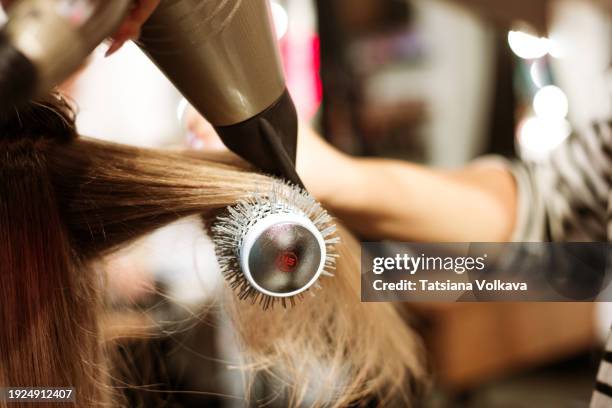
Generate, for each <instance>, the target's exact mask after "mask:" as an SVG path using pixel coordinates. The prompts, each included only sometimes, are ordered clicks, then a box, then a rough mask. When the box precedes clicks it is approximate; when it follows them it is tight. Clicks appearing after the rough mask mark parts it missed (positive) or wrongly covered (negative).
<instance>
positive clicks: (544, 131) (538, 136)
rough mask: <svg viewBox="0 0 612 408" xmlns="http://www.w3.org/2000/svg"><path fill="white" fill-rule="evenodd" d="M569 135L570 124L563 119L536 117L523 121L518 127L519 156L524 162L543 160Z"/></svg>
mask: <svg viewBox="0 0 612 408" xmlns="http://www.w3.org/2000/svg"><path fill="white" fill-rule="evenodd" d="M570 133H571V127H570V124H569V122H568V121H566V120H563V119H561V120H558V119H557V120H554V119H545V118H538V117H531V118H528V119H525V120H524V121H523V122H522V123H521V124H520V125H519V131H518V141H519V146H520V150H521V156H522V158H523V159H526V160H534V161H538V160H542V159H545V158H546V157H548V155H549V154H550V153H551V152H552V151H553V150H554V149H555V148H556V147H557V146H559V145H560V144H561V143H562V142H563V141H564V140H565V139H566V138H567V137H568V136H569V135H570Z"/></svg>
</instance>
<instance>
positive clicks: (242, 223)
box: [211, 180, 340, 309]
mask: <svg viewBox="0 0 612 408" xmlns="http://www.w3.org/2000/svg"><path fill="white" fill-rule="evenodd" d="M271 214H299V215H303V216H306V217H308V218H309V219H310V220H311V221H312V223H313V224H314V225H315V227H316V228H317V229H318V230H319V232H320V233H321V235H322V236H323V239H324V241H325V247H326V251H327V254H326V258H325V266H324V269H323V273H322V275H323V276H330V277H331V276H333V271H334V270H335V268H336V266H335V265H336V259H337V257H338V255H337V253H336V251H335V245H336V244H338V243H339V242H340V238H339V237H338V236H337V235H336V225H335V224H334V223H333V219H332V217H331V216H330V215H329V214H328V213H327V211H326V210H325V209H324V208H323V207H321V205H320V204H319V203H318V202H317V201H316V200H315V199H314V198H313V197H312V196H311V195H310V194H308V193H307V192H306V191H304V190H303V189H301V188H299V187H296V186H294V185H292V184H289V183H286V182H283V181H280V180H275V181H274V182H273V184H272V186H271V188H270V189H269V191H264V192H255V193H254V194H252V195H251V196H248V197H245V198H243V199H241V200H239V201H238V202H237V203H236V204H235V205H233V206H231V207H228V208H227V211H226V212H225V214H223V215H221V216H219V217H217V220H216V221H215V223H214V225H213V226H212V228H211V230H212V236H213V242H214V243H215V252H216V255H217V259H218V262H219V267H220V269H221V272H222V273H223V275H224V276H225V278H226V280H227V281H228V283H229V285H230V287H231V288H232V289H234V290H235V291H236V292H237V296H238V298H239V299H240V300H246V299H250V300H251V302H252V303H253V304H259V305H260V306H262V307H263V308H264V309H268V308H270V307H273V306H274V304H275V303H276V302H280V303H281V305H282V306H283V307H287V306H294V305H295V302H296V299H301V298H302V294H300V295H297V296H292V297H288V298H276V297H272V296H268V295H265V294H263V293H261V292H259V291H258V290H257V289H255V288H254V287H253V286H251V285H250V284H249V282H248V281H247V279H246V278H245V276H244V274H243V272H242V269H241V267H240V248H241V246H242V241H243V239H244V237H245V235H246V233H247V232H248V230H249V229H250V228H252V227H253V226H254V225H255V224H256V223H257V222H258V221H259V220H261V219H263V218H264V217H266V216H268V215H271Z"/></svg>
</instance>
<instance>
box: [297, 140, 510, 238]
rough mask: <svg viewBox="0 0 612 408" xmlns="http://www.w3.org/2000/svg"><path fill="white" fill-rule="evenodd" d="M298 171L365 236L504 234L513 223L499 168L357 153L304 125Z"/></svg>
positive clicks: (507, 175)
mask: <svg viewBox="0 0 612 408" xmlns="http://www.w3.org/2000/svg"><path fill="white" fill-rule="evenodd" d="M298 170H299V172H300V174H301V175H302V178H303V180H304V183H305V184H306V186H307V188H308V189H309V190H310V191H311V192H312V193H313V194H314V195H315V197H317V199H319V200H320V201H321V202H323V204H324V205H325V206H326V207H327V208H328V209H330V210H331V211H332V212H334V213H335V214H336V215H337V216H339V217H340V218H341V219H342V220H343V221H344V222H345V223H346V224H348V226H349V227H350V228H351V229H352V230H354V231H356V232H358V233H360V234H362V235H363V236H365V237H370V238H378V239H395V240H419V241H459V242H462V241H504V240H508V239H510V235H511V233H512V230H513V228H514V218H515V211H516V210H515V207H516V201H517V197H516V191H515V183H514V179H513V177H512V175H511V174H510V173H509V172H508V171H507V170H504V169H503V168H498V167H494V166H487V165H474V166H468V167H465V168H462V169H460V170H454V171H442V170H435V169H431V168H427V167H424V166H419V165H414V164H410V163H407V162H404V161H397V160H389V159H369V158H354V157H350V156H348V155H344V154H342V153H341V152H339V151H338V150H336V149H334V148H333V147H331V146H330V145H329V144H327V143H326V142H325V141H324V140H323V139H321V138H320V137H318V136H317V135H316V134H314V133H313V132H312V131H311V130H310V129H302V131H301V134H300V146H299V149H298Z"/></svg>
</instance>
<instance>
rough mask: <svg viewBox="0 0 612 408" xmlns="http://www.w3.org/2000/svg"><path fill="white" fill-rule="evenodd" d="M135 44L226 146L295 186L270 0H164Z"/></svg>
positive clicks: (288, 105) (287, 102) (292, 141)
mask: <svg viewBox="0 0 612 408" xmlns="http://www.w3.org/2000/svg"><path fill="white" fill-rule="evenodd" d="M139 45H140V46H141V48H142V49H143V50H144V52H145V53H146V54H147V55H148V56H149V57H150V58H151V60H153V62H155V64H156V65H157V66H158V67H159V68H160V69H161V70H162V71H163V72H164V73H165V74H166V76H167V77H168V78H169V79H170V81H171V82H172V83H174V85H175V86H176V87H177V88H178V90H179V91H180V92H181V93H182V94H183V95H184V96H185V97H186V98H187V99H188V100H189V102H190V103H191V104H192V105H193V106H194V107H195V108H196V109H197V110H198V111H199V112H200V113H201V114H202V115H203V116H204V117H206V119H208V120H209V121H210V122H211V123H212V125H213V126H214V127H215V129H216V130H217V132H218V133H219V135H220V136H221V138H222V140H223V142H224V143H225V144H226V146H227V147H229V148H230V149H231V150H232V151H234V152H235V153H237V154H238V155H240V156H242V157H243V158H245V159H246V160H248V161H250V162H251V163H253V164H255V165H256V166H257V167H259V168H260V169H262V170H264V171H267V172H270V173H273V174H276V175H279V176H283V177H285V178H287V179H289V180H290V181H292V182H294V183H296V184H299V185H301V182H300V180H299V177H298V176H297V174H296V173H295V156H296V143H297V117H296V113H295V108H294V106H293V102H292V100H291V98H290V96H289V94H288V93H287V90H286V87H285V79H284V75H283V70H282V67H281V63H280V57H279V52H278V46H277V40H276V35H275V32H274V29H273V25H272V20H271V13H270V9H269V4H268V0H164V1H162V2H161V4H160V5H159V7H158V8H157V10H156V11H155V13H154V14H153V15H152V16H151V18H150V19H149V21H148V22H147V23H146V24H145V25H144V27H143V29H142V35H141V38H140V41H139Z"/></svg>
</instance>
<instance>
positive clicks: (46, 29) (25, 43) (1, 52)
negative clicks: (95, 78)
mask: <svg viewBox="0 0 612 408" xmlns="http://www.w3.org/2000/svg"><path fill="white" fill-rule="evenodd" d="M131 5H132V0H20V1H17V2H15V3H14V4H13V5H12V6H11V7H10V8H9V10H8V15H7V17H8V21H7V23H6V24H5V26H4V27H3V29H2V32H1V33H0V78H1V79H2V83H0V105H1V107H2V108H6V107H10V106H12V105H16V104H19V103H21V102H23V101H27V100H28V99H31V98H34V97H37V96H40V95H43V94H45V93H47V92H49V91H51V89H52V88H53V87H54V86H56V85H58V84H59V83H60V82H62V81H64V80H65V79H67V78H68V77H69V76H70V75H71V74H72V73H73V72H74V71H76V70H77V69H78V68H79V66H80V65H81V64H82V63H83V62H84V61H85V59H86V58H87V56H88V55H89V54H90V53H91V52H92V51H93V50H94V49H95V48H96V47H97V46H98V45H99V44H100V43H101V42H102V41H103V40H104V39H105V38H107V37H108V36H109V35H110V34H112V32H113V31H115V30H116V29H117V27H118V26H119V24H121V21H122V19H123V18H124V17H125V16H126V15H127V13H128V11H129V9H130V6H131Z"/></svg>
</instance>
